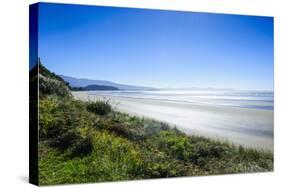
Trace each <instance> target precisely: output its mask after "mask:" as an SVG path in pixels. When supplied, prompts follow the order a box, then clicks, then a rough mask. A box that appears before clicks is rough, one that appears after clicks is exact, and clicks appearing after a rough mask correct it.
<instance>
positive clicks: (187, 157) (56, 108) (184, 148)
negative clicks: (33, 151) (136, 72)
mask: <svg viewBox="0 0 281 188" xmlns="http://www.w3.org/2000/svg"><path fill="white" fill-rule="evenodd" d="M93 104H95V103H92V104H90V103H89V102H88V103H87V102H82V101H75V100H73V99H69V98H67V99H62V98H59V97H55V96H48V97H45V98H44V99H42V100H40V125H43V126H44V125H45V127H47V126H50V125H51V124H57V122H56V121H59V123H60V124H63V127H64V132H66V131H69V130H76V131H77V133H78V134H79V135H81V139H85V138H86V137H87V134H88V132H91V133H92V136H91V137H90V138H91V143H92V145H93V149H92V150H91V151H90V152H88V153H87V152H86V154H82V155H74V154H73V151H75V147H76V144H75V143H73V144H70V145H69V146H67V147H66V148H63V149H61V147H60V146H57V145H54V144H52V143H53V142H54V140H56V139H57V137H48V136H46V135H44V133H41V132H40V133H41V134H40V135H41V138H42V139H41V141H40V151H39V154H40V161H39V169H40V184H44V185H45V184H61V183H81V182H99V181H113V180H130V179H143V178H162V177H178V176H191V175H209V174H224V173H238V172H242V173H243V172H263V171H271V170H272V169H273V166H272V165H273V156H272V154H271V153H267V152H261V151H255V150H252V149H244V148H242V147H235V146H233V145H231V144H228V143H222V142H219V141H213V140H209V139H206V138H203V137H196V136H186V135H184V134H183V133H181V132H180V131H178V130H177V129H175V128H174V129H172V128H170V127H169V126H168V125H166V124H165V123H161V122H156V121H153V120H150V119H144V118H138V117H133V116H129V115H128V114H124V113H119V112H116V111H112V110H111V111H110V112H109V113H107V114H103V115H98V114H99V113H96V112H91V111H89V108H87V107H88V106H89V105H93ZM60 119H63V120H64V121H63V122H61V121H60ZM41 130H43V129H41ZM51 130H52V129H51ZM46 132H48V131H46ZM66 138H68V137H66ZM74 142H78V143H79V142H80V141H79V139H78V141H74ZM82 153H83V152H82Z"/></svg>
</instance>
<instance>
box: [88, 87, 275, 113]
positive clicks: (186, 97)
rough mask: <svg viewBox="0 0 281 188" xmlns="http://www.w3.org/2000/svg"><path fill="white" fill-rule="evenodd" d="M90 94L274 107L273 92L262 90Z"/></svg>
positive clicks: (260, 107) (207, 103) (108, 92)
mask: <svg viewBox="0 0 281 188" xmlns="http://www.w3.org/2000/svg"><path fill="white" fill-rule="evenodd" d="M91 94H92V95H96V94H98V95H106V96H116V97H128V98H141V99H152V100H167V101H175V102H184V103H193V104H203V105H222V106H230V107H241V108H254V109H263V110H273V109H274V93H273V92H264V91H260V92H257V91H204V90H202V91H201V90H157V91H148V90H124V91H123V90H122V91H91Z"/></svg>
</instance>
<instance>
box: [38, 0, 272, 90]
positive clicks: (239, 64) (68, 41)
mask: <svg viewBox="0 0 281 188" xmlns="http://www.w3.org/2000/svg"><path fill="white" fill-rule="evenodd" d="M39 56H40V58H41V62H42V63H43V64H44V65H45V66H46V67H47V68H49V69H50V70H51V71H53V72H55V73H57V74H63V75H67V76H73V77H77V78H89V79H99V80H108V81H113V82H117V83H122V84H134V85H142V86H152V87H158V88H159V87H161V88H163V87H173V88H176V87H201V88H206V87H213V88H234V89H250V90H252V89H255V90H273V64H274V60H273V18H272V17H258V16H240V15H226V14H207V13H195V12H179V11H161V10H149V9H129V8H113V7H98V6H79V5H64V4H47V3H43V4H40V6H39Z"/></svg>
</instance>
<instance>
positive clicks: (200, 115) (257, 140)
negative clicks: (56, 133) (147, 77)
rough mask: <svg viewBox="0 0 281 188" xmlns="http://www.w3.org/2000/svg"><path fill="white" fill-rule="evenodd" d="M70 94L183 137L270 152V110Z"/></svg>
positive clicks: (271, 120)
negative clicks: (173, 128)
mask: <svg viewBox="0 0 281 188" xmlns="http://www.w3.org/2000/svg"><path fill="white" fill-rule="evenodd" d="M72 94H73V95H74V97H75V98H76V99H80V100H96V99H101V98H105V99H109V100H110V103H111V104H112V105H113V107H114V108H116V110H118V111H121V112H126V113H129V114H132V115H137V116H141V117H142V116H144V117H147V118H153V119H155V120H159V121H163V122H167V123H169V124H170V125H171V126H176V127H177V128H178V129H180V130H182V131H184V132H185V133H186V134H193V135H199V136H205V137H208V138H213V139H219V140H226V141H229V142H231V143H234V144H237V145H242V146H244V147H250V148H255V149H263V150H268V151H273V124H274V123H273V110H263V109H252V108H240V107H231V106H219V105H206V104H193V103H187V102H179V101H168V100H163V99H144V98H130V97H124V96H108V95H106V96H103V95H92V94H90V93H89V92H88V91H79V92H72Z"/></svg>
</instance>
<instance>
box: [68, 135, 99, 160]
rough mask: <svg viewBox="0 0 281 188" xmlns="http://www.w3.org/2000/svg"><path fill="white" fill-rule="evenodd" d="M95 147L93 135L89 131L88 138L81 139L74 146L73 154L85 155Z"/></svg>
mask: <svg viewBox="0 0 281 188" xmlns="http://www.w3.org/2000/svg"><path fill="white" fill-rule="evenodd" d="M93 149H94V145H93V135H92V133H89V134H88V135H87V136H86V138H83V139H80V140H79V141H78V142H77V143H76V144H75V145H74V147H73V149H72V154H73V156H83V155H87V154H90V153H91V152H92V151H93Z"/></svg>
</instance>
